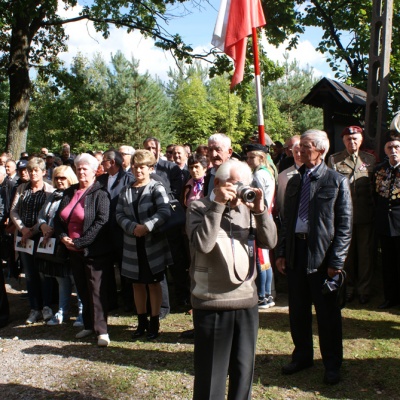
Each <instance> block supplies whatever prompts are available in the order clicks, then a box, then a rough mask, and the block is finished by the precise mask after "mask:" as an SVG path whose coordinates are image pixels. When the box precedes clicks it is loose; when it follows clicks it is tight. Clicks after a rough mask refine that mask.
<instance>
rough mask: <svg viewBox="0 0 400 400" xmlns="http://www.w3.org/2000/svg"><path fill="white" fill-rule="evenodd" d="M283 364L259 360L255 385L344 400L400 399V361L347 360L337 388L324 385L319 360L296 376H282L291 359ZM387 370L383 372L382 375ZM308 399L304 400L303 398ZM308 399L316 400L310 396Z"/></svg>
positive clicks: (288, 358)
mask: <svg viewBox="0 0 400 400" xmlns="http://www.w3.org/2000/svg"><path fill="white" fill-rule="evenodd" d="M278 358H279V361H282V360H285V361H284V362H282V363H281V364H280V365H277V362H275V361H272V362H271V361H270V362H268V361H266V360H265V359H263V357H262V356H260V357H256V367H255V374H254V382H255V383H259V384H261V385H263V386H264V387H266V388H267V387H270V388H273V387H278V388H282V389H283V388H286V389H288V390H289V389H295V390H296V391H297V392H300V393H301V392H311V393H314V394H315V393H317V395H318V398H320V396H321V395H323V396H326V397H327V398H341V399H343V398H345V399H376V398H385V399H398V398H399V390H398V381H397V379H396V376H397V374H398V371H399V368H400V360H398V359H394V358H378V359H367V360H344V362H343V366H342V369H341V381H340V382H339V384H337V385H333V386H332V385H327V384H325V383H323V376H324V371H325V370H324V366H323V363H322V360H316V361H315V363H314V366H313V367H311V368H308V369H306V370H303V371H301V372H299V373H297V374H294V375H289V376H288V375H282V374H281V366H282V365H284V364H285V363H286V362H290V357H280V356H278ZM382 371H384V372H382ZM301 398H305V397H301ZM309 398H314V396H311V395H310V397H309Z"/></svg>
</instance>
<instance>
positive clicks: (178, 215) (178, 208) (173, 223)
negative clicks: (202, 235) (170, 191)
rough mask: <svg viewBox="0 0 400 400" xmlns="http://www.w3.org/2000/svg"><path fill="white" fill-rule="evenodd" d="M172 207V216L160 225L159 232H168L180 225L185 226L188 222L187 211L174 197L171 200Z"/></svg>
mask: <svg viewBox="0 0 400 400" xmlns="http://www.w3.org/2000/svg"><path fill="white" fill-rule="evenodd" d="M169 205H170V207H171V216H170V217H169V218H168V219H167V220H166V221H165V222H164V223H163V224H162V225H160V226H159V227H157V232H168V231H169V230H171V229H173V228H177V227H178V226H183V225H185V223H186V211H185V209H184V208H183V207H182V204H181V203H179V201H178V200H176V199H173V200H170V201H169Z"/></svg>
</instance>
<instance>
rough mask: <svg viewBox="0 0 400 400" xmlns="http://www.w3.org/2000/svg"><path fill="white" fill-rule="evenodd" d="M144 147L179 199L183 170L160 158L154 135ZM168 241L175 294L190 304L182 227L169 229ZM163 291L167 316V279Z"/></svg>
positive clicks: (156, 168) (163, 309)
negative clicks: (154, 159)
mask: <svg viewBox="0 0 400 400" xmlns="http://www.w3.org/2000/svg"><path fill="white" fill-rule="evenodd" d="M143 147H144V148H145V149H146V150H149V151H151V152H152V153H153V154H154V156H155V158H156V160H157V163H156V165H155V166H154V172H155V174H156V175H158V176H159V177H160V178H161V181H162V183H164V185H165V187H166V189H167V193H168V187H170V193H169V195H170V196H171V197H174V198H175V199H177V200H179V199H180V196H181V192H182V189H183V185H184V183H183V181H182V171H181V169H180V168H179V167H178V165H176V164H174V163H172V162H170V161H166V160H163V159H161V158H160V151H161V145H160V141H159V140H158V139H156V138H154V137H148V138H147V139H145V141H144V142H143ZM168 243H169V247H170V250H171V253H172V258H173V260H174V264H173V265H170V266H169V271H170V272H171V274H172V277H173V279H174V283H175V286H174V287H175V296H176V299H177V303H178V305H182V306H184V305H187V304H189V296H190V291H189V257H188V255H187V254H186V251H185V244H184V239H183V234H182V231H181V227H177V228H174V229H171V230H170V231H168ZM161 288H162V291H163V303H162V305H161V314H160V318H162V317H165V316H166V313H168V312H169V308H170V307H169V295H168V285H167V282H166V279H165V278H164V280H163V281H162V282H161Z"/></svg>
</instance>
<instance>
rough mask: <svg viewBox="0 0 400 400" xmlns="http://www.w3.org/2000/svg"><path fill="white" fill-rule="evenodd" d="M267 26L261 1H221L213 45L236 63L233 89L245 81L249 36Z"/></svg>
mask: <svg viewBox="0 0 400 400" xmlns="http://www.w3.org/2000/svg"><path fill="white" fill-rule="evenodd" d="M265 24H266V21H265V17H264V12H263V9H262V7H261V2H260V0H221V6H220V8H219V13H218V18H217V22H216V23H215V28H214V34H213V38H212V41H211V43H212V44H213V45H214V46H215V47H217V48H218V49H220V50H222V51H223V52H224V53H226V54H227V55H228V56H229V57H231V58H232V59H233V60H234V62H235V73H234V74H233V77H232V82H231V88H233V87H234V86H235V85H237V84H238V83H240V82H241V81H242V80H243V73H244V64H245V61H246V45H247V36H249V35H251V33H252V28H259V27H260V26H264V25H265Z"/></svg>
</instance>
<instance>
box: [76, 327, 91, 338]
mask: <svg viewBox="0 0 400 400" xmlns="http://www.w3.org/2000/svg"><path fill="white" fill-rule="evenodd" d="M92 333H93V331H92V330H91V329H83V330H82V331H80V332H78V333H77V334H76V335H75V337H76V338H77V339H83V338H85V337H87V336H90V335H91V334H92Z"/></svg>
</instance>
